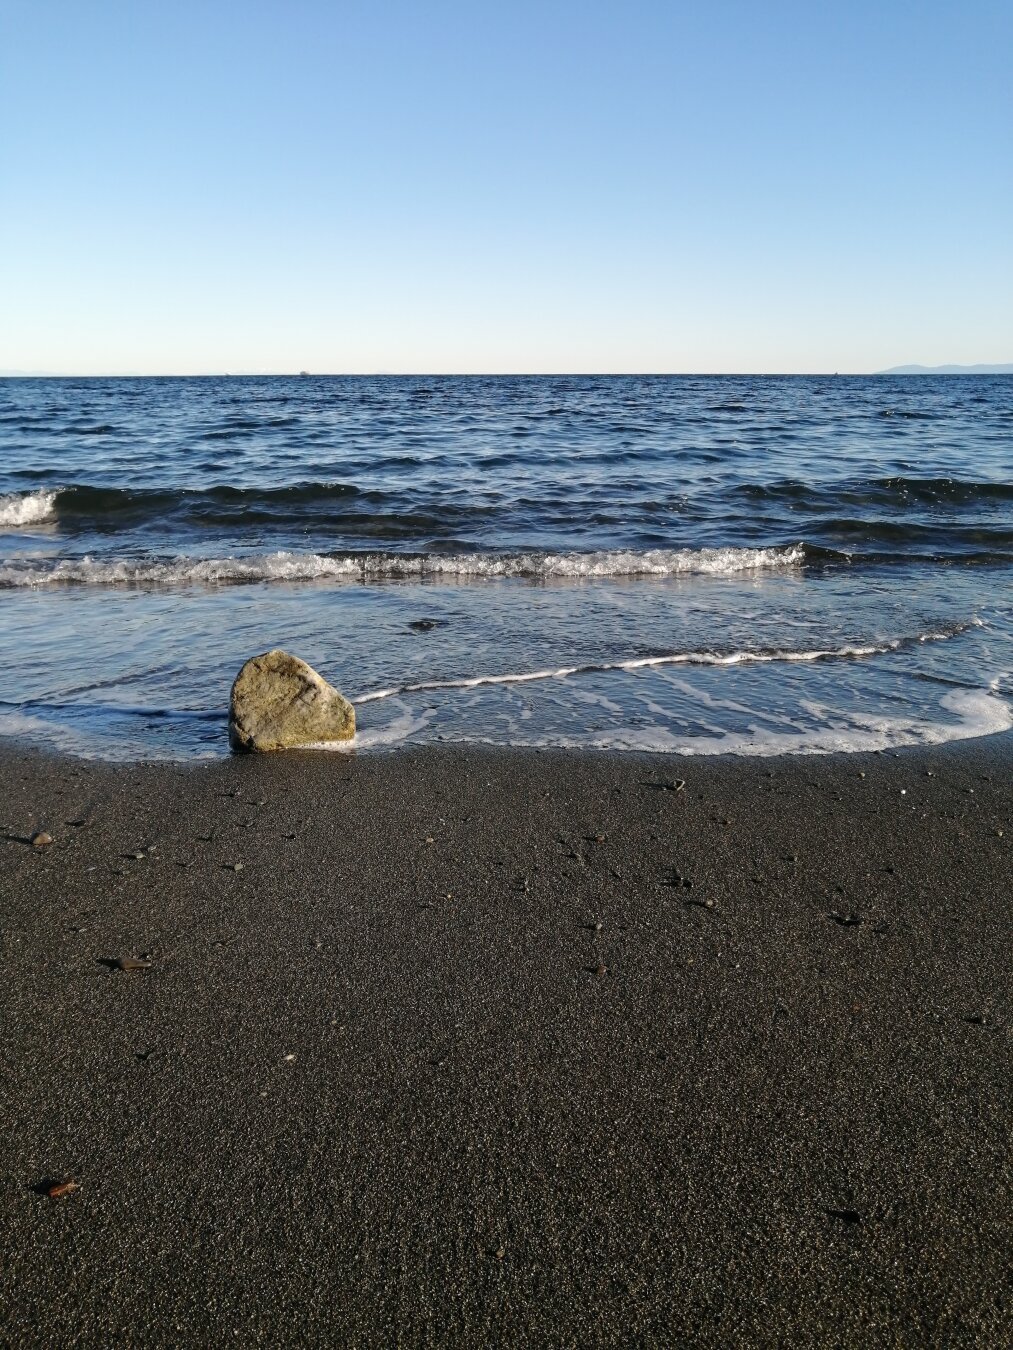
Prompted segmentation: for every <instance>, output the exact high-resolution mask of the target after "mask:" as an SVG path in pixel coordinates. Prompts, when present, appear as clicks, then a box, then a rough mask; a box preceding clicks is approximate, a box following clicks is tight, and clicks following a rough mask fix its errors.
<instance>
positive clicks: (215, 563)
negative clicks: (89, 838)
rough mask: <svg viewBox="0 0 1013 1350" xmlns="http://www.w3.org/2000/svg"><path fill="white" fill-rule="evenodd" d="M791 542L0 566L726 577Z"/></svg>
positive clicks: (62, 576)
mask: <svg viewBox="0 0 1013 1350" xmlns="http://www.w3.org/2000/svg"><path fill="white" fill-rule="evenodd" d="M804 560H805V549H804V547H803V545H802V544H794V545H791V546H790V547H787V548H701V549H688V548H687V549H648V550H634V549H616V550H609V551H600V552H595V553H576V552H575V553H545V552H537V551H532V552H526V553H457V554H450V553H447V554H444V553H424V554H397V553H345V554H335V555H330V554H322V553H295V552H284V551H283V552H278V553H266V554H258V555H251V556H249V557H238V558H193V557H182V558H175V559H156V558H141V559H134V558H113V559H95V558H91V557H85V558H80V559H71V558H62V559H58V560H56V561H48V560H45V561H40V560H39V559H36V558H27V559H10V560H8V561H7V562H6V563H4V564H2V565H0V586H3V587H18V586H55V585H81V586H115V585H121V586H124V585H125V586H138V585H146V586H181V585H184V586H185V585H211V586H218V585H237V584H243V583H247V584H249V583H253V582H299V581H352V582H354V581H384V580H392V581H396V580H401V579H407V580H429V579H432V580H440V579H442V578H445V579H448V580H453V579H462V580H468V581H472V580H487V579H488V580H493V579H498V578H501V577H518V578H527V579H531V580H542V581H557V580H559V581H570V580H573V581H582V580H596V579H599V578H602V579H607V578H611V577H670V576H694V575H696V576H727V575H734V574H736V573H741V572H756V571H764V570H768V569H779V568H793V567H798V566H800V565H801V563H802V562H803V561H804Z"/></svg>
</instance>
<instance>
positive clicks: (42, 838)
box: [31, 830, 53, 848]
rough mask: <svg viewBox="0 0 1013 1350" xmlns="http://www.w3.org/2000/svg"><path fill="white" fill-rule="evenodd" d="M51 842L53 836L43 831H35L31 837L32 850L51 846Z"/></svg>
mask: <svg viewBox="0 0 1013 1350" xmlns="http://www.w3.org/2000/svg"><path fill="white" fill-rule="evenodd" d="M52 842H53V836H52V835H51V834H48V833H47V832H46V831H45V830H37V831H36V832H35V834H33V835H32V839H31V844H32V848H45V847H46V845H47V844H51V843H52Z"/></svg>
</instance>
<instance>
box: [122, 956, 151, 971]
mask: <svg viewBox="0 0 1013 1350" xmlns="http://www.w3.org/2000/svg"><path fill="white" fill-rule="evenodd" d="M150 968H151V962H150V961H145V960H142V959H141V958H140V957H138V956H121V957H120V959H119V960H118V961H117V962H116V969H117V970H150Z"/></svg>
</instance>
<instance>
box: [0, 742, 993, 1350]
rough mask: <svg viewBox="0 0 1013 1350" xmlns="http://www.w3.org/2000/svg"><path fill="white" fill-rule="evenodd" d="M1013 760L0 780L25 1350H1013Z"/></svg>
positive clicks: (19, 1306) (89, 771) (9, 1076)
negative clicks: (327, 1344)
mask: <svg viewBox="0 0 1013 1350" xmlns="http://www.w3.org/2000/svg"><path fill="white" fill-rule="evenodd" d="M1011 767H1013V735H1010V734H1009V733H1006V734H998V735H994V736H989V737H984V738H980V739H976V740H969V741H955V742H949V743H947V744H944V745H939V746H929V747H907V748H903V749H898V750H889V751H882V752H878V753H877V752H854V753H839V754H829V755H795V756H780V757H770V758H767V757H740V756H727V757H726V756H720V757H718V756H706V757H702V758H692V757H687V756H683V755H649V754H643V753H635V752H624V753H617V752H609V751H598V750H582V751H558V750H534V749H529V750H500V749H491V748H489V749H486V748H481V749H469V748H461V747H459V746H449V745H446V746H441V747H438V748H436V747H427V748H425V749H420V748H412V747H403V748H399V749H395V750H392V751H386V752H382V753H375V752H374V753H368V754H365V755H363V756H361V757H358V756H356V755H354V754H353V755H321V754H314V753H308V754H299V753H295V752H289V753H286V754H284V755H279V756H245V757H229V756H223V757H222V758H221V759H216V760H209V761H195V762H190V763H183V764H181V763H155V764H150V763H131V764H106V763H100V762H97V761H91V760H83V759H77V758H71V757H69V756H63V755H60V754H58V753H55V752H51V751H46V750H35V749H31V748H28V747H25V746H18V747H15V746H14V745H13V744H11V743H7V744H5V745H2V746H0V825H3V826H4V829H3V831H2V833H0V848H2V850H3V853H4V859H5V866H4V869H3V881H2V883H0V889H2V892H3V901H4V905H3V909H4V916H5V917H4V924H3V936H4V991H5V1004H6V1008H5V1012H6V1016H5V1025H6V1026H7V1028H8V1034H7V1037H6V1038H5V1045H4V1061H5V1073H4V1075H3V1078H2V1086H0V1102H2V1107H3V1110H2V1112H0V1120H2V1122H3V1123H2V1124H0V1146H2V1148H3V1150H4V1156H5V1159H6V1163H7V1166H6V1168H5V1178H4V1183H3V1187H2V1195H3V1199H2V1204H3V1217H4V1220H5V1224H4V1231H5V1237H4V1239H3V1262H2V1269H0V1291H2V1300H0V1301H2V1306H3V1308H4V1312H3V1313H2V1314H0V1326H2V1327H3V1328H4V1338H5V1339H6V1340H7V1341H8V1342H9V1343H11V1344H14V1345H34V1344H39V1345H41V1344H64V1343H70V1341H71V1340H75V1341H76V1343H80V1344H96V1345H98V1344H102V1343H106V1344H107V1343H108V1342H109V1340H110V1339H112V1338H114V1337H125V1338H128V1339H130V1340H132V1341H133V1342H135V1343H140V1344H144V1343H153V1344H161V1343H170V1342H171V1343H175V1344H198V1343H201V1344H203V1343H207V1342H208V1341H209V1340H217V1339H221V1338H225V1337H229V1338H233V1339H235V1338H238V1339H239V1340H240V1341H241V1342H242V1343H249V1342H255V1341H260V1340H267V1341H270V1342H273V1343H279V1342H285V1343H288V1342H299V1341H305V1340H309V1341H314V1340H321V1339H324V1340H331V1341H335V1342H339V1343H355V1344H368V1345H383V1344H390V1343H396V1342H397V1341H398V1340H401V1341H404V1342H407V1343H410V1344H437V1343H438V1344H452V1345H469V1346H470V1345H480V1344H488V1343H490V1342H506V1343H528V1342H531V1343H538V1344H546V1343H552V1344H582V1345H583V1344H593V1345H599V1344H600V1345H607V1344H616V1343H623V1342H626V1343H628V1342H629V1341H630V1340H634V1341H638V1342H640V1343H648V1344H663V1343H664V1344H671V1343H674V1342H681V1343H687V1344H694V1345H719V1344H735V1343H739V1344H757V1343H765V1344H766V1343H776V1342H780V1343H804V1342H805V1341H807V1340H808V1341H809V1342H813V1341H819V1342H820V1343H826V1344H844V1343H855V1342H859V1343H863V1344H870V1343H887V1342H893V1341H896V1340H898V1339H903V1340H906V1341H910V1342H919V1343H928V1342H935V1343H943V1342H945V1343H947V1344H976V1345H980V1346H991V1345H996V1346H998V1345H1000V1344H1002V1338H1003V1334H1004V1333H1003V1332H1002V1329H1001V1328H1002V1325H1003V1324H1004V1319H1005V1316H1006V1314H1005V1313H1004V1311H1003V1309H1004V1306H1005V1307H1007V1308H1008V1303H1009V1295H1010V1292H1011V1287H1010V1276H1009V1269H1010V1265H1011V1260H1013V1233H1011V1228H1010V1221H1009V1198H1010V1181H1011V1172H1010V1150H1009V1125H1010V1118H1009V1107H1008V1085H1009V1034H1010V1026H1011V1024H1010V1020H1009V1006H1008V990H1009V972H1008V951H1009V932H1010V930H1011V924H1010V920H1011V917H1013V916H1011V912H1010V911H1011V908H1013V904H1011V892H1013V886H1011V881H1013V868H1011V865H1010V853H1009V844H1010V840H1011V839H1013V773H1011ZM679 781H682V782H684V784H685V786H684V787H681V788H680V787H678V786H677V784H678V782H679ZM43 828H45V829H47V830H48V831H49V832H50V833H51V834H52V835H53V838H54V841H55V842H54V843H53V844H52V845H51V846H49V847H46V848H42V849H33V848H31V847H30V846H29V845H28V844H27V843H26V842H25V841H26V840H27V839H28V837H29V836H30V834H31V832H32V831H34V830H37V829H43ZM137 854H140V855H141V856H140V857H138V856H136V855H137ZM237 863H238V864H240V867H239V869H238V870H236V864H237ZM123 956H132V957H147V958H149V959H150V960H151V962H152V965H151V967H150V969H145V970H143V971H138V972H135V973H125V972H123V971H120V970H112V969H110V968H109V964H108V963H110V962H113V961H115V960H116V959H117V958H119V957H123ZM69 1178H73V1179H74V1180H76V1181H77V1182H78V1183H79V1185H80V1189H79V1190H78V1191H76V1192H75V1193H73V1194H71V1195H68V1196H66V1197H64V1198H60V1199H49V1198H47V1197H45V1196H40V1195H38V1194H36V1192H35V1190H33V1188H34V1187H38V1186H39V1185H41V1184H42V1183H43V1182H44V1181H50V1180H51V1181H62V1180H66V1179H69Z"/></svg>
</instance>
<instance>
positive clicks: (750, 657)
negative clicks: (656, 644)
mask: <svg viewBox="0 0 1013 1350" xmlns="http://www.w3.org/2000/svg"><path fill="white" fill-rule="evenodd" d="M980 627H982V621H981V620H980V619H968V620H965V621H964V622H962V623H954V624H948V625H946V626H945V627H942V628H936V629H929V630H927V631H926V632H924V633H914V634H910V635H907V636H904V637H896V638H890V639H888V640H887V641H885V642H869V643H859V644H845V645H843V646H840V647H814V648H803V649H800V650H797V651H796V650H792V649H790V648H785V647H766V648H758V649H752V650H748V649H747V650H744V651H734V652H713V651H711V652H708V651H694V652H666V653H664V654H662V655H660V656H636V657H628V658H627V659H626V660H623V661H600V662H590V663H587V664H584V665H576V666H560V667H558V668H556V669H551V670H532V671H524V672H522V673H508V674H505V675H467V676H462V677H461V678H460V679H456V680H423V681H420V682H418V683H417V684H401V685H395V686H394V687H392V688H390V689H377V690H374V691H373V692H372V693H368V694H360V695H359V696H358V698H356V699H354V700H353V701H354V702H355V703H356V704H359V703H377V702H380V701H381V700H383V699H388V698H400V697H402V696H403V695H405V694H418V693H422V692H425V691H430V690H436V689H477V688H478V686H479V685H483V684H528V683H530V682H531V681H533V680H562V679H566V678H568V677H569V676H571V675H593V674H598V673H600V672H602V671H609V670H627V671H635V670H648V669H651V668H652V667H656V666H744V665H763V664H768V663H770V662H778V661H780V662H812V661H846V660H857V659H860V658H861V657H865V656H879V655H883V654H885V653H886V652H896V651H900V650H902V649H903V648H905V647H916V646H918V645H920V644H921V643H925V642H945V641H946V640H947V639H948V638H953V637H959V635H960V634H961V633H966V632H967V631H968V629H971V628H980Z"/></svg>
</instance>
